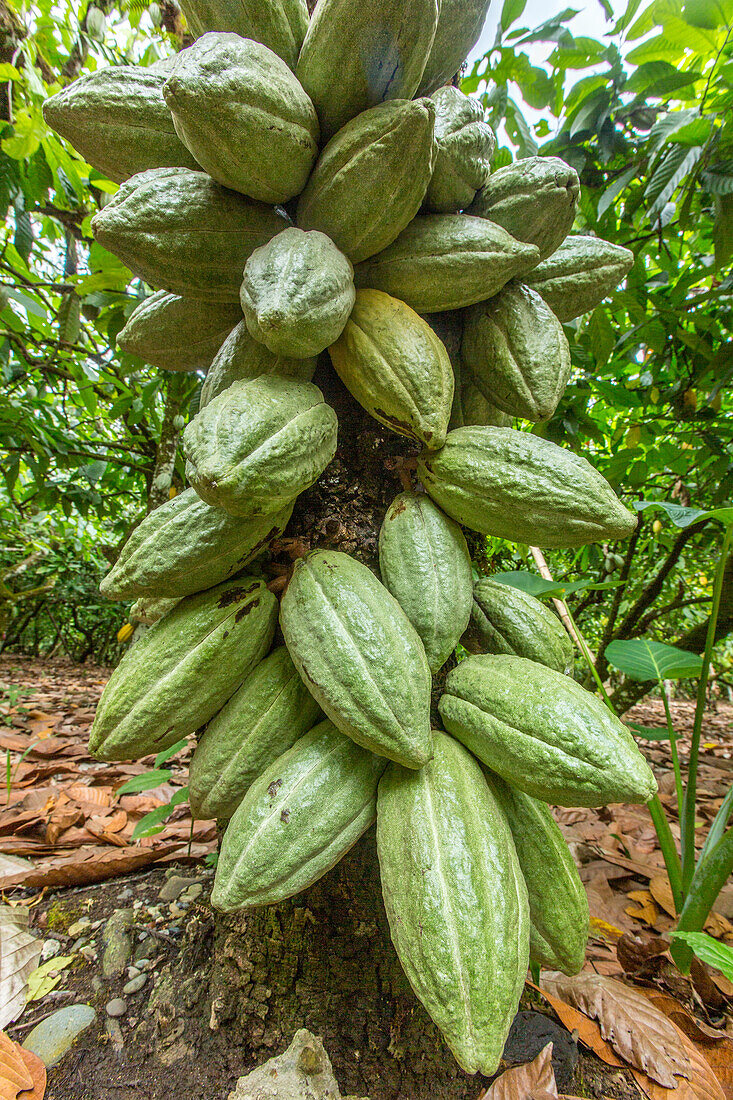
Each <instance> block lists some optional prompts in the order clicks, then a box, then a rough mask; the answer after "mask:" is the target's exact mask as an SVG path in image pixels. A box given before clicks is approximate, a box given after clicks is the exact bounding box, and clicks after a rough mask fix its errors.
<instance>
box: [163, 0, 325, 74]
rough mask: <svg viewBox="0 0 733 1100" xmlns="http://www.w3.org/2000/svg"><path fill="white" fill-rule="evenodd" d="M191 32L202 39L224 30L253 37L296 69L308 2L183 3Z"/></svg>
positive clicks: (233, 0)
mask: <svg viewBox="0 0 733 1100" xmlns="http://www.w3.org/2000/svg"><path fill="white" fill-rule="evenodd" d="M181 10H182V11H183V14H184V15H185V16H186V22H187V23H188V25H189V27H190V29H191V32H192V33H193V35H194V37H196V38H199V37H200V36H201V35H202V34H206V33H207V31H224V32H226V33H229V34H238V35H241V37H242V38H251V39H253V40H254V41H255V42H261V43H262V45H263V46H267V47H268V49H270V50H273V52H274V53H276V54H277V55H278V57H281V58H282V59H283V61H284V62H285V64H286V65H289V66H290V68H291V69H294V68H295V63H296V61H297V60H298V54H299V53H300V47H301V46H302V45H303V39H304V38H305V32H306V31H307V30H308V7H307V5H306V2H305V0H267V3H266V4H263V3H262V2H261V0H181Z"/></svg>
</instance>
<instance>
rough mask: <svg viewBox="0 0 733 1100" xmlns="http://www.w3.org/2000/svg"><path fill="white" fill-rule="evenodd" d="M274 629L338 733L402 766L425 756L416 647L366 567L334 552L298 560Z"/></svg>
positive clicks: (424, 687) (426, 713) (426, 730)
mask: <svg viewBox="0 0 733 1100" xmlns="http://www.w3.org/2000/svg"><path fill="white" fill-rule="evenodd" d="M280 626H281V628H282V632H283V635H284V637H285V644H286V645H287V647H288V651H289V653H290V656H291V657H292V659H293V663H294V664H295V667H296V668H297V669H298V671H299V673H300V675H301V676H302V677H303V680H304V681H305V683H306V684H307V685H308V688H309V690H310V691H311V693H312V694H313V696H314V698H315V699H316V700H317V702H318V703H319V704H320V706H321V709H322V710H323V711H324V712H325V713H326V714H327V715H328V717H329V718H331V719H332V721H333V722H335V723H336V725H337V726H338V728H339V729H340V730H341V731H342V732H343V733H345V734H347V735H348V736H349V737H351V738H352V739H353V740H354V741H356V742H357V744H359V745H363V746H364V748H367V749H370V750H371V751H372V752H375V753H377V754H379V755H381V756H387V757H388V758H389V759H390V760H396V761H397V762H398V763H400V764H404V765H405V767H408V768H420V767H422V765H423V764H425V763H426V761H428V760H429V759H430V757H431V756H432V751H433V750H432V738H431V733H430V670H429V668H428V662H427V659H426V657H425V650H424V648H423V644H422V642H421V641H420V638H419V636H418V634H417V632H416V630H415V628H414V627H413V625H412V623H411V622H410V620H409V619H408V618H407V616H406V615H405V613H404V611H403V610H402V608H401V607H400V605H399V604H398V603H397V600H396V599H395V598H394V596H392V595H391V594H390V593H389V592H388V591H387V589H386V588H385V587H384V585H383V584H380V583H379V581H378V580H377V578H376V577H375V576H374V574H373V573H371V572H370V570H369V569H367V567H366V566H365V565H362V564H361V563H360V562H358V561H355V560H354V559H353V558H350V557H349V556H348V554H342V553H339V552H338V551H334V550H316V551H313V552H312V553H310V554H308V555H307V556H306V557H304V558H300V559H299V560H298V561H297V562H296V563H295V571H294V573H293V577H292V580H291V581H290V584H289V585H288V588H287V590H286V592H285V595H284V596H283V598H282V601H281V604H280ZM385 656H387V657H388V659H387V660H385Z"/></svg>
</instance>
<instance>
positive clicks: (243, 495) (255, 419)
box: [183, 374, 338, 516]
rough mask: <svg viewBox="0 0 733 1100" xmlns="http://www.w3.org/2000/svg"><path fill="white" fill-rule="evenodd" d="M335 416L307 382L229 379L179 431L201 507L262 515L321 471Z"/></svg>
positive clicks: (331, 446)
mask: <svg viewBox="0 0 733 1100" xmlns="http://www.w3.org/2000/svg"><path fill="white" fill-rule="evenodd" d="M337 431H338V421H337V419H336V413H335V412H334V411H333V409H332V408H331V407H330V405H327V404H326V402H325V401H324V400H323V394H322V393H321V391H320V390H319V389H318V387H317V386H314V385H313V384H312V383H311V382H300V381H298V380H296V379H295V378H281V377H279V376H278V375H275V374H266V375H260V377H259V378H250V379H247V380H246V381H244V382H234V383H232V385H231V386H229V388H228V389H226V390H224V392H223V393H220V394H219V395H218V397H215V398H214V399H213V400H212V401H210V402H209V404H208V405H207V406H206V408H204V409H201V410H200V412H199V413H198V415H197V416H195V417H194V419H193V420H192V421H191V422H190V423H189V424H188V426H187V428H186V430H185V432H184V433H183V451H184V454H185V456H186V459H187V461H186V476H187V477H188V480H189V481H190V482H191V484H192V485H193V487H194V489H195V490H196V492H197V493H198V495H199V496H200V497H201V499H202V500H205V501H206V503H207V504H211V505H212V507H214V508H224V509H225V511H227V512H231V514H232V515H234V516H263V515H269V514H270V513H271V512H272V510H273V508H283V507H284V506H285V505H286V504H289V503H291V502H292V501H293V500H294V499H295V497H296V496H297V495H298V494H299V493H302V492H303V490H304V489H307V488H308V487H309V486H310V485H312V484H313V482H314V481H315V480H316V479H317V478H319V477H320V476H321V474H322V473H323V471H324V470H325V468H326V466H328V464H329V462H330V461H331V459H332V458H333V456H334V455H335V453H336V433H337Z"/></svg>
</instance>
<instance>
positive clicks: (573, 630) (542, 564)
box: [529, 546, 596, 664]
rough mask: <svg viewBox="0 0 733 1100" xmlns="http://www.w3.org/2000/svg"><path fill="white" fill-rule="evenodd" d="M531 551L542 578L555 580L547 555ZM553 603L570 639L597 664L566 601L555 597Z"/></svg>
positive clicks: (532, 548)
mask: <svg viewBox="0 0 733 1100" xmlns="http://www.w3.org/2000/svg"><path fill="white" fill-rule="evenodd" d="M529 549H530V551H531V553H532V557H533V558H534V563H535V565H536V566H537V569H538V570H539V574H540V576H541V577H544V578H545V580H546V581H552V580H554V578H553V576H552V573H551V572H550V570H549V568H548V565H547V562H546V561H545V555H544V554H543V553H542V551H541V550H540V548H539V547H538V546H530V548H529ZM552 602H553V603H554V605H555V607H556V608H557V613H558V615H559V616H560V618H561V619H562V624H563V626H564V627H565V629H566V630H567V632H568V634H569V635H570V637H571V638H572V639H573V641H574V642H575V644H576V645H577V647H578V649H579V650H580V651H581V653H582V652H583V650H584V649H586V650H587V651H588V655H589V657H590V659H591V660H592V662H593V664H595V663H596V658H595V655H594V653H593V650H592V649H591V648H590V646H589V645H588V643H587V642H586V640H585V638H583V636H582V635H581V633H580V631H579V630H578V628H577V627H576V625H575V624H574V622H573V620H572V619H571V617H570V615H569V614H568V609H567V607H566V605H565V601H564V600H557V599H555V597H554V596H553V598H552Z"/></svg>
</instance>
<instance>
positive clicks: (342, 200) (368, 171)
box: [296, 0, 435, 263]
mask: <svg viewBox="0 0 733 1100" xmlns="http://www.w3.org/2000/svg"><path fill="white" fill-rule="evenodd" d="M320 2H321V3H323V2H324V0H320ZM434 126H435V107H434V106H433V104H432V102H431V101H430V100H429V99H419V100H416V101H415V102H405V101H403V100H395V101H394V102H391V103H384V104H381V105H380V106H379V107H372V108H371V110H369V111H364V113H363V114H361V115H358V116H357V118H355V119H353V120H352V121H351V122H347V124H346V125H345V126H344V127H343V129H342V130H339V132H338V133H337V134H336V136H335V137H333V138H332V139H331V140H330V141H329V143H328V145H327V146H326V148H325V149H324V150H323V152H322V153H321V155H320V157H319V158H318V160H317V161H316V166H315V168H314V169H313V172H312V174H311V177H310V179H309V180H308V183H307V184H306V187H305V190H304V191H303V193H302V195H301V196H300V198H299V199H298V209H297V215H296V221H297V223H298V225H299V226H300V228H301V229H319V230H320V231H321V232H322V233H326V234H327V235H328V236H329V237H330V238H331V240H332V241H333V242H334V244H335V245H336V247H337V248H339V249H340V250H341V251H342V252H343V253H344V254H345V255H346V256H348V257H349V259H350V260H351V262H352V263H358V262H359V260H365V259H366V258H367V257H368V256H371V255H373V254H374V253H375V252H379V251H380V250H381V249H382V248H386V247H387V245H388V244H390V243H391V242H392V241H393V240H394V239H395V237H396V236H397V234H398V233H399V232H400V231H401V230H402V229H404V228H405V226H406V225H407V223H408V222H410V221H411V220H412V219H413V218H414V216H415V214H417V212H418V210H419V209H420V204H421V203H422V200H423V198H424V196H425V191H426V190H427V186H428V183H429V182H430V177H431V175H432V172H433V164H434V160H435V142H434V140H433V129H434Z"/></svg>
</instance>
